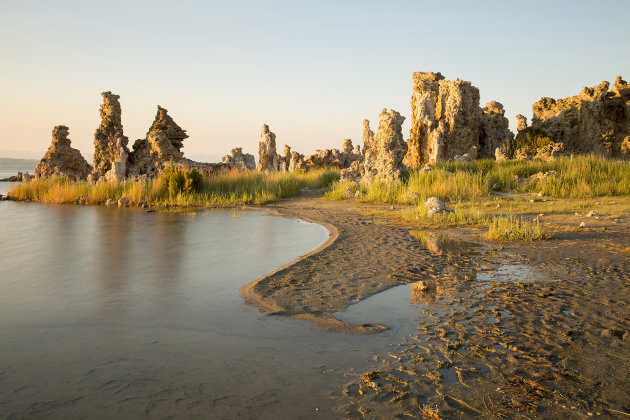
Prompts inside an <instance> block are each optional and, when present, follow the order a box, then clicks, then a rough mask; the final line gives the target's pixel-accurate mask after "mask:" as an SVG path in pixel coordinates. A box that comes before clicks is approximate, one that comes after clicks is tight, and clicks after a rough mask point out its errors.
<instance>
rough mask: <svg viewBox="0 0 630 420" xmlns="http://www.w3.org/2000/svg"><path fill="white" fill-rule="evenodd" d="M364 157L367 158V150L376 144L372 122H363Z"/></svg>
mask: <svg viewBox="0 0 630 420" xmlns="http://www.w3.org/2000/svg"><path fill="white" fill-rule="evenodd" d="M362 138H363V156H365V151H366V149H369V148H370V147H372V145H373V144H374V132H373V131H372V130H370V121H369V120H363V133H362Z"/></svg>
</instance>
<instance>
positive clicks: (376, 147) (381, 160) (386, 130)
mask: <svg viewBox="0 0 630 420" xmlns="http://www.w3.org/2000/svg"><path fill="white" fill-rule="evenodd" d="M403 121H405V117H403V116H402V115H400V114H399V113H398V112H396V111H394V110H390V111H387V110H386V109H383V111H382V112H381V114H380V115H379V117H378V123H379V125H378V130H376V135H374V138H373V139H371V138H368V145H366V146H365V149H364V150H365V157H364V160H363V174H362V178H363V179H364V180H366V181H368V180H372V179H382V180H384V181H393V180H397V179H400V178H401V176H402V174H404V173H405V171H406V168H405V165H404V164H403V158H404V156H405V154H406V153H407V144H406V143H405V140H404V139H403V135H402V124H403ZM364 127H365V125H364ZM367 129H368V130H369V123H368V125H367ZM368 136H369V131H368Z"/></svg>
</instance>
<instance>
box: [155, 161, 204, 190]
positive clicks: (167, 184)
mask: <svg viewBox="0 0 630 420" xmlns="http://www.w3.org/2000/svg"><path fill="white" fill-rule="evenodd" d="M160 185H161V189H162V192H163V193H164V194H168V196H169V197H171V198H173V197H177V196H178V195H180V194H193V193H197V192H199V191H201V188H202V187H203V176H202V175H201V173H199V171H198V170H196V169H182V168H179V167H177V166H173V163H172V162H171V164H170V165H169V167H168V168H166V170H165V171H164V173H163V174H162V175H161V176H160Z"/></svg>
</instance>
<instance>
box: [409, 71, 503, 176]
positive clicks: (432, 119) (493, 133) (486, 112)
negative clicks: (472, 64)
mask: <svg viewBox="0 0 630 420" xmlns="http://www.w3.org/2000/svg"><path fill="white" fill-rule="evenodd" d="M504 114H505V111H504V110H503V105H501V104H500V103H498V102H495V101H491V102H489V103H488V104H487V105H486V107H485V108H483V109H481V107H480V106H479V89H477V88H476V87H475V86H473V85H472V84H471V83H470V82H467V81H463V80H460V79H457V80H445V79H444V76H442V74H441V73H439V72H438V73H433V72H426V73H423V72H415V73H414V74H413V91H412V94H411V130H410V132H409V142H408V151H407V155H406V156H405V165H407V167H408V168H412V169H420V168H422V167H423V166H424V165H425V164H427V163H430V164H432V163H435V162H438V161H443V160H449V159H454V158H455V156H464V155H468V156H470V158H472V159H477V158H493V157H494V153H495V149H496V148H497V147H498V146H499V145H501V144H503V143H505V142H506V141H508V140H509V139H511V138H512V137H513V134H512V133H511V132H510V130H509V129H508V125H509V123H508V120H507V119H506V118H505V117H504Z"/></svg>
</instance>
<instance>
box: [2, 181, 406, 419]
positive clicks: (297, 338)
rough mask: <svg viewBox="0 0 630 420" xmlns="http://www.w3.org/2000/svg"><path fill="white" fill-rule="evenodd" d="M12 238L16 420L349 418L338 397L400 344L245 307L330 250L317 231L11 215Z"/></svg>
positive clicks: (254, 213)
mask: <svg viewBox="0 0 630 420" xmlns="http://www.w3.org/2000/svg"><path fill="white" fill-rule="evenodd" d="M11 185H12V184H9V183H0V188H1V189H2V191H0V193H3V194H4V193H6V190H7V189H8V188H10V187H11ZM0 232H2V239H3V240H2V241H1V242H0V256H1V257H0V262H1V264H0V266H1V274H0V291H1V292H0V412H2V413H3V416H6V417H8V418H24V417H38V418H40V417H49V418H64V419H66V418H85V417H90V418H94V417H97V418H111V417H112V416H115V417H118V418H128V417H131V418H145V417H146V418H149V417H150V418H156V417H157V418H162V417H169V416H176V417H212V418H233V417H245V418H251V417H256V418H279V417H282V418H327V417H337V416H338V415H336V414H335V412H334V411H333V410H334V408H335V402H334V401H333V400H331V398H330V397H331V395H339V394H340V387H341V386H342V385H343V384H344V383H345V382H349V381H350V379H351V378H348V376H347V374H348V373H352V372H361V370H363V369H366V368H367V367H368V366H369V361H370V356H371V355H372V354H373V353H382V352H383V351H384V349H386V348H387V347H388V345H389V343H392V342H396V339H395V337H397V336H398V333H397V332H396V331H395V330H390V331H387V332H385V333H382V334H378V335H377V336H359V335H343V334H337V333H322V332H320V331H318V330H317V329H316V328H314V327H313V326H312V325H311V324H309V323H307V322H304V321H299V320H294V319H291V318H286V317H280V316H269V315H264V314H261V313H260V312H259V311H258V310H257V309H255V308H253V307H251V306H249V305H247V304H246V303H245V302H244V301H243V299H242V298H241V296H240V295H239V292H238V290H239V288H240V287H241V286H243V285H245V284H247V283H249V282H251V281H253V280H255V279H256V278H258V277H260V276H262V275H264V274H266V273H268V272H271V271H273V270H274V269H276V268H277V267H279V266H282V265H284V264H286V263H288V262H290V261H292V260H294V259H295V258H297V257H299V256H301V255H304V254H306V253H308V252H310V251H311V250H313V249H315V248H317V247H318V246H319V245H321V244H322V243H323V242H325V241H326V239H327V238H328V235H329V233H328V231H327V230H326V229H325V228H324V227H322V226H320V225H317V224H313V223H307V222H304V221H300V220H296V219H289V218H283V217H278V216H273V215H270V214H269V213H267V212H266V211H262V210H246V211H242V210H211V211H201V212H184V213H182V212H180V213H148V212H146V211H144V210H142V209H134V208H117V207H115V208H111V207H89V206H73V205H59V206H55V205H42V204H37V203H16V202H8V201H3V202H0Z"/></svg>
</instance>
